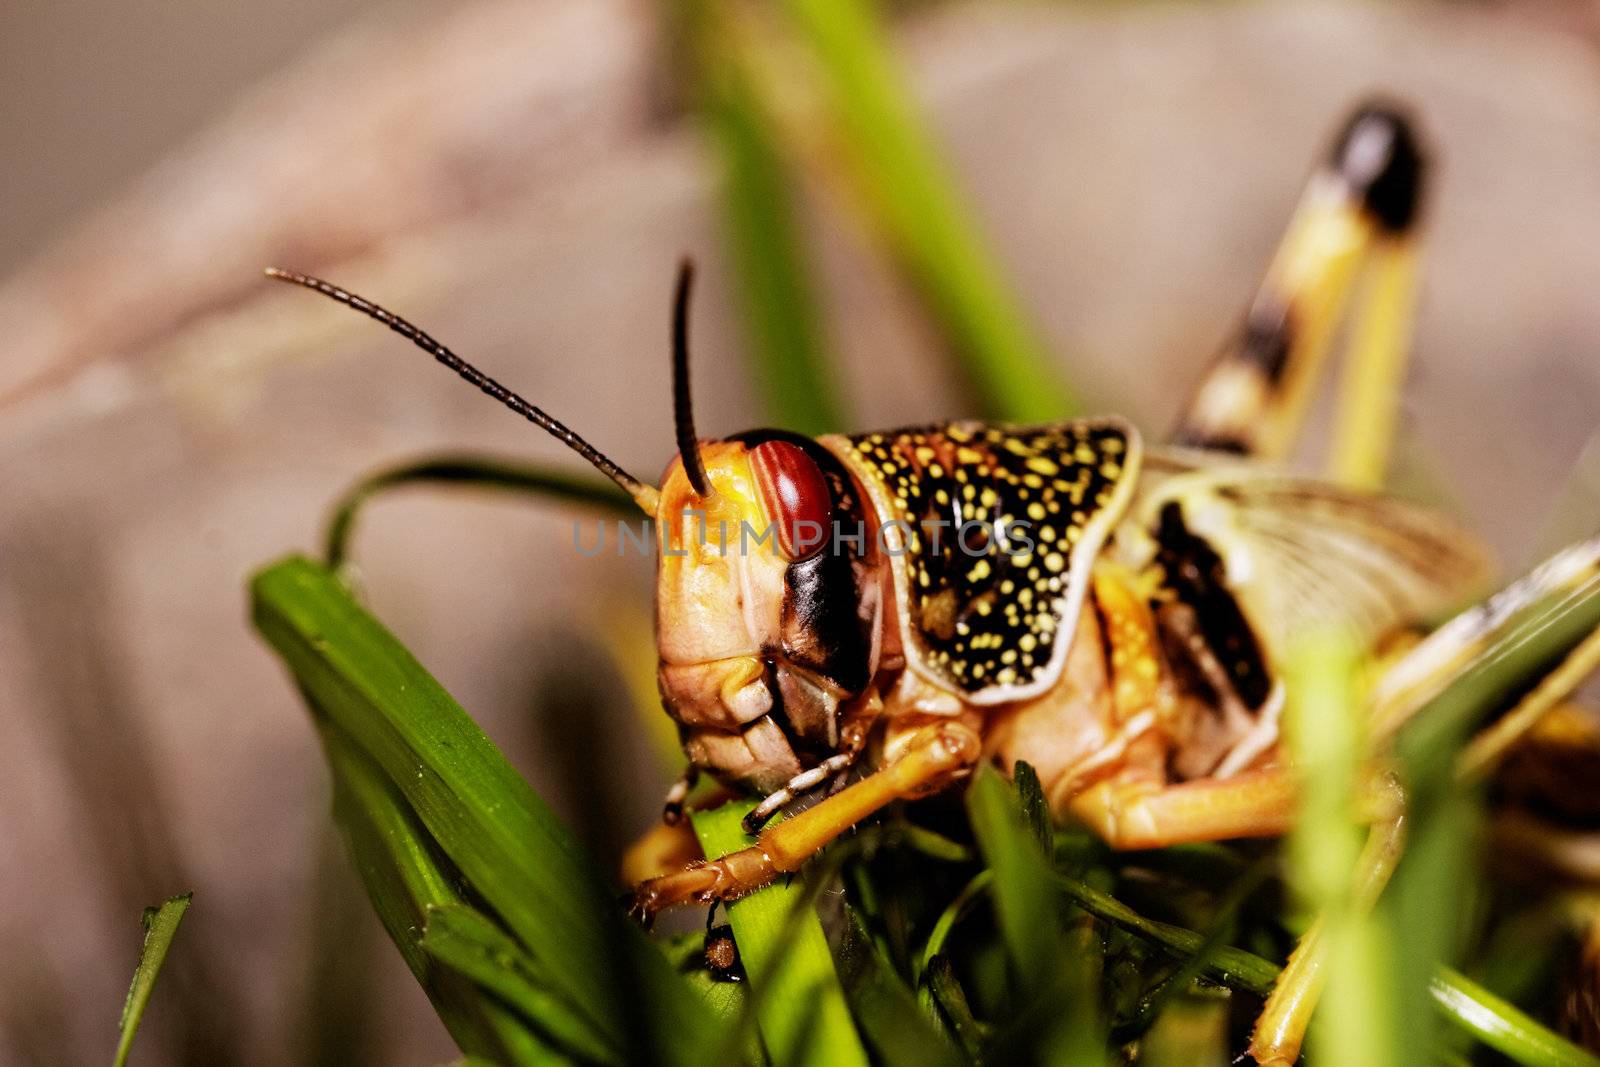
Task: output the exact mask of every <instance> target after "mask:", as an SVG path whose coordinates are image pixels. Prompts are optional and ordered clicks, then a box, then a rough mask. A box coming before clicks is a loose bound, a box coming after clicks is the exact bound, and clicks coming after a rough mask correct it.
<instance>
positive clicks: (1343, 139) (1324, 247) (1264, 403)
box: [1172, 103, 1425, 470]
mask: <svg viewBox="0 0 1600 1067" xmlns="http://www.w3.org/2000/svg"><path fill="white" fill-rule="evenodd" d="M1424 171H1425V159H1424V156H1423V153H1422V150H1421V148H1420V146H1419V141H1418V138H1417V136H1416V134H1415V133H1414V132H1413V129H1412V126H1411V123H1410V122H1409V121H1408V120H1407V118H1406V117H1405V115H1404V114H1402V113H1401V112H1400V111H1399V110H1398V109H1396V108H1394V107H1393V106H1391V105H1388V104H1382V103H1368V104H1366V105H1363V106H1362V107H1361V108H1359V109H1358V110H1357V111H1356V113H1355V114H1354V115H1353V116H1352V117H1351V118H1350V119H1349V120H1348V122H1347V123H1346V124H1345V127H1344V130H1343V131H1342V133H1341V134H1340V136H1339V137H1338V139H1337V140H1336V141H1335V143H1334V146H1333V150H1332V151H1331V152H1330V153H1329V155H1328V157H1327V158H1326V159H1325V160H1324V161H1323V163H1322V165H1321V166H1320V167H1319V168H1318V169H1317V171H1316V173H1315V174H1313V176H1312V178H1311V181H1310V182H1309V183H1308V185H1307V186H1306V190H1305V193H1304V194H1303V195H1302V197H1301V200H1300V204H1299V207H1298V208H1297V209H1296V210H1295V213H1294V216H1293V218H1292V219H1291V220H1290V223H1289V227H1288V230H1287V232H1286V233H1285V234H1284V237H1283V240H1282V243H1281V244H1280V245H1279V247H1278V251H1277V253H1276V255H1275V256H1274V257H1273V260H1272V263H1271V265H1270V266H1269V267H1268V270H1267V275H1266V278H1265V279H1264V280H1263V281H1262V284H1261V287H1260V289H1259V290H1258V291H1257V293H1256V296H1255V298H1254V300H1252V301H1251V304H1250V307H1249V310H1248V312H1247V313H1246V316H1245V321H1244V324H1243V327H1242V328H1241V330H1240V332H1239V334H1238V336H1237V338H1236V339H1235V340H1234V341H1232V342H1231V343H1229V344H1228V345H1227V346H1225V347H1224V349H1223V350H1222V352H1221V353H1220V354H1219V355H1218V356H1217V357H1216V358H1215V359H1214V360H1213V362H1212V364H1211V366H1210V368H1209V369H1208V370H1207V371H1206V373H1205V375H1204V377H1203V378H1202V380H1201V383H1200V386H1199V388H1198V389H1197V390H1196V391H1195V393H1194V395H1193V398H1192V399H1191V401H1190V403H1189V405H1188V407H1187V409H1186V410H1185V412H1184V414H1183V416H1182V417H1181V419H1180V420H1179V423H1178V426H1177V428H1176V430H1175V431H1174V433H1173V435H1172V441H1173V443H1174V444H1176V445H1180V446H1182V447H1187V448H1200V449H1209V450H1213V451H1222V452H1231V453H1235V454H1238V455H1247V456H1258V457H1261V458H1264V459H1270V460H1277V459H1282V458H1284V457H1285V456H1286V455H1288V453H1289V452H1290V451H1291V450H1292V449H1293V447H1294V445H1295V443H1296V440H1297V438H1298V436H1299V433H1300V429H1301V424H1302V422H1303V421H1304V414H1305V409H1306V402H1307V398H1308V397H1309V394H1310V392H1311V389H1312V386H1313V385H1314V384H1315V381H1316V379H1317V378H1318V376H1319V374H1320V372H1321V369H1322V367H1323V365H1324V364H1325V363H1326V361H1327V356H1328V354H1329V350H1330V347H1331V345H1332V342H1333V340H1334V337H1335V334H1336V332H1337V329H1338V326H1339V323H1340V320H1341V318H1342V316H1343V314H1344V311H1345V308H1346V306H1347V305H1348V304H1349V302H1350V296H1351V294H1352V292H1353V291H1354V290H1355V289H1356V288H1357V282H1358V281H1359V280H1360V278H1361V277H1362V274H1363V272H1364V271H1366V270H1367V269H1368V268H1369V267H1371V268H1373V269H1372V270H1371V274H1372V283H1371V285H1370V286H1369V287H1368V289H1367V292H1366V294H1365V299H1364V301H1363V307H1362V308H1361V309H1360V322H1359V323H1358V324H1357V326H1356V327H1355V329H1354V331H1353V333H1354V337H1355V340H1354V349H1353V351H1352V352H1351V354H1350V378H1349V388H1347V389H1346V393H1347V401H1351V402H1359V403H1361V404H1362V405H1363V407H1366V408H1371V407H1373V406H1375V405H1380V404H1382V405H1387V408H1388V410H1384V411H1376V410H1365V411H1363V412H1361V413H1360V416H1361V417H1360V419H1359V420H1358V421H1359V423H1360V424H1361V425H1362V427H1363V430H1364V432H1366V433H1370V434H1372V435H1375V437H1377V438H1380V439H1381V440H1380V441H1378V442H1377V447H1375V448H1370V449H1368V451H1369V452H1376V453H1377V454H1378V455H1379V456H1380V457H1381V456H1383V455H1386V452H1387V439H1388V436H1389V434H1390V432H1391V430H1390V428H1389V427H1387V426H1386V425H1383V424H1385V423H1387V422H1391V421H1392V417H1393V411H1392V406H1393V398H1392V393H1393V392H1394V387H1395V386H1397V385H1398V376H1399V374H1400V373H1401V371H1402V369H1403V365H1404V352H1405V349H1406V346H1407V344H1408V341H1409V310H1410V306H1411V303H1412V296H1413V282H1414V279H1413V277H1412V275H1411V273H1410V271H1409V270H1408V269H1405V268H1406V267H1407V266H1408V265H1409V264H1410V262H1411V258H1412V246H1413V245H1414V243H1415V229H1416V226H1415V223H1416V218H1417V216H1418V214H1419V209H1420V205H1421V199H1422V192H1423V176H1424ZM1363 384H1365V385H1367V386H1369V388H1366V389H1364V390H1363V389H1362V388H1361V386H1362V385H1363ZM1384 388H1387V389H1388V391H1389V393H1390V394H1391V395H1389V396H1387V397H1385V396H1383V395H1382V390H1383V389H1384ZM1344 421H1349V420H1344ZM1372 462H1373V461H1372V460H1367V461H1365V464H1364V466H1363V468H1362V469H1363V470H1365V467H1366V466H1370V465H1371V463H1372Z"/></svg>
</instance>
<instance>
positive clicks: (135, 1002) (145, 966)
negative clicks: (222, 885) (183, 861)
mask: <svg viewBox="0 0 1600 1067" xmlns="http://www.w3.org/2000/svg"><path fill="white" fill-rule="evenodd" d="M193 896H194V894H192V893H184V894H183V895H181V896H176V897H170V898H168V899H167V900H164V901H162V902H161V905H160V906H159V907H154V908H146V909H144V915H143V916H142V917H141V918H140V920H139V921H140V922H141V923H142V924H143V926H144V944H143V945H142V946H141V947H140V949H139V965H138V966H137V967H136V968H134V972H133V984H132V985H130V986H129V987H128V999H127V1000H125V1001H123V1003H122V1019H121V1021H120V1022H119V1023H118V1024H117V1031H118V1033H117V1053H116V1057H115V1058H114V1059H113V1060H112V1064H113V1067H123V1064H125V1063H127V1062H128V1053H129V1052H130V1051H132V1049H133V1038H134V1035H135V1034H136V1033H138V1031H139V1022H140V1020H141V1019H143V1018H144V1009H145V1006H146V1005H148V1004H149V1003H150V994H151V993H152V992H153V991H154V990H155V987H156V978H157V976H159V975H160V974H161V965H162V964H163V963H165V962H166V959H167V951H168V950H169V949H170V948H172V939H173V937H174V936H175V935H176V934H177V932H178V926H179V924H180V923H182V922H183V916H184V913H185V912H187V911H188V910H189V901H190V899H191V898H192V897H193Z"/></svg>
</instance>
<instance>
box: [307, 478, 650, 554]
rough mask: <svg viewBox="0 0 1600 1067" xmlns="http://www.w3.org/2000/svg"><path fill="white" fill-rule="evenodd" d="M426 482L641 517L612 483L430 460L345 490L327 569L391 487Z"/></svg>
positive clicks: (332, 526) (328, 539) (328, 537)
mask: <svg viewBox="0 0 1600 1067" xmlns="http://www.w3.org/2000/svg"><path fill="white" fill-rule="evenodd" d="M425 483H426V484H434V485H459V486H471V487H473V488H477V489H495V490H499V491H502V492H514V493H531V494H534V495H536V496H540V497H544V498H546V499H551V500H558V501H566V502H568V503H574V504H585V505H590V506H593V507H599V508H604V509H606V510H608V511H614V512H617V513H619V514H622V515H628V516H634V515H637V514H638V505H636V504H635V503H634V502H633V500H632V499H631V498H629V496H628V494H626V493H624V492H623V491H622V490H621V489H618V488H617V487H616V486H615V485H612V484H611V483H610V482H604V481H601V480H599V479H597V478H593V477H590V476H588V475H583V474H566V473H564V472H561V471H556V470H550V469H548V468H545V467H535V466H529V465H527V464H524V463H518V462H517V461H515V460H507V459H499V458H496V457H493V456H471V455H462V456H432V457H426V458H423V459H419V460H411V461H409V462H406V463H401V464H398V465H396V466H393V467H387V468H385V469H383V470H380V471H377V472H376V473H373V474H369V475H367V476H366V477H365V478H363V479H361V480H360V481H359V482H357V483H356V484H355V485H353V486H351V487H350V488H349V489H348V490H346V491H345V493H344V495H343V496H341V497H340V498H339V500H338V502H337V503H336V504H335V505H334V507H333V512H332V514H331V515H330V516H329V519H328V527H327V533H326V534H325V535H324V545H325V548H324V558H325V559H326V560H327V564H328V566H329V567H330V568H331V569H333V570H338V569H339V568H341V567H343V566H344V564H345V562H346V560H348V559H349V551H350V540H351V537H352V536H353V535H354V532H355V525H356V519H357V517H358V516H359V515H360V513H361V511H362V509H364V508H365V507H366V506H367V504H369V503H371V501H372V499H373V498H374V497H376V496H378V495H379V494H380V493H384V492H387V491H388V490H390V489H396V488H399V487H401V486H406V485H418V484H425Z"/></svg>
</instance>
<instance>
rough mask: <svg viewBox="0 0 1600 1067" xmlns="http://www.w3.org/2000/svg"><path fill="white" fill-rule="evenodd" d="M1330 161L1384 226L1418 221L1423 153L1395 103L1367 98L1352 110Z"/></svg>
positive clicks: (1397, 228) (1400, 227)
mask: <svg viewBox="0 0 1600 1067" xmlns="http://www.w3.org/2000/svg"><path fill="white" fill-rule="evenodd" d="M1328 165H1329V167H1331V168H1332V169H1333V170H1334V171H1335V172H1336V173H1337V174H1338V175H1339V176H1340V177H1341V178H1343V179H1344V180H1345V181H1347V182H1348V183H1349V184H1350V191H1351V193H1352V194H1353V195H1355V196H1356V197H1357V198H1359V199H1360V201H1361V206H1362V208H1363V209H1365V210H1366V211H1367V213H1368V214H1370V215H1371V216H1372V218H1373V219H1374V220H1375V221H1376V222H1377V223H1378V225H1379V226H1380V227H1382V228H1383V229H1385V230H1387V231H1388V232H1390V233H1402V232H1404V231H1405V230H1406V229H1408V228H1409V227H1410V226H1411V225H1412V224H1413V223H1414V222H1415V221H1416V217H1417V214H1418V211H1419V209H1420V206H1421V200H1422V179H1423V170H1424V168H1425V167H1426V165H1427V159H1426V157H1425V156H1424V155H1423V154H1422V147H1421V145H1420V144H1419V143H1418V141H1417V136H1416V134H1415V133H1413V132H1412V129H1411V124H1410V122H1408V121H1407V120H1406V117H1405V115H1404V114H1403V113H1402V112H1401V111H1399V110H1398V109H1397V108H1394V107H1392V106H1389V105H1386V104H1368V105H1366V106H1365V107H1363V108H1362V109H1361V110H1360V111H1358V112H1356V114H1355V116H1354V117H1352V118H1351V120H1350V122H1349V124H1348V125H1347V126H1346V127H1345V129H1344V132H1343V133H1341V134H1340V135H1339V139H1338V141H1337V142H1335V143H1334V146H1333V153H1332V158H1330V159H1329V161H1328Z"/></svg>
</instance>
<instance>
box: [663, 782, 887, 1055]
mask: <svg viewBox="0 0 1600 1067" xmlns="http://www.w3.org/2000/svg"><path fill="white" fill-rule="evenodd" d="M754 806H755V804H754V802H753V801H748V802H747V801H740V802H735V803H731V804H724V805H723V806H722V807H720V808H715V809H712V810H710V811H697V812H694V813H693V814H692V816H691V818H692V821H693V823H694V831H695V834H696V836H698V837H699V839H700V847H701V848H702V849H704V850H705V854H706V855H707V856H724V855H726V854H728V853H729V852H734V851H737V850H738V849H741V848H745V847H747V846H749V845H752V844H754V843H755V842H754V839H753V838H751V837H750V836H749V835H748V834H746V833H745V832H744V829H743V827H742V826H741V825H740V820H742V819H743V818H744V816H745V814H746V813H747V812H749V811H750V809H751V808H753V807H754ZM728 924H729V925H730V926H732V927H733V939H734V941H735V943H736V944H738V946H739V956H740V958H741V959H742V960H743V961H744V968H745V973H746V974H748V975H749V978H750V985H751V987H752V991H753V995H754V997H755V1010H756V1019H757V1022H758V1024H759V1025H760V1028H761V1037H762V1039H763V1041H764V1042H765V1044H766V1047H767V1051H768V1053H769V1054H770V1055H771V1057H772V1062H773V1063H774V1064H777V1065H779V1067H788V1065H790V1064H804V1065H817V1067H822V1065H828V1067H833V1065H840V1067H850V1065H861V1067H865V1064H866V1063H867V1062H868V1059H867V1052H866V1049H865V1048H864V1047H863V1046H862V1044H861V1037H860V1035H859V1034H857V1033H856V1028H855V1023H854V1022H853V1021H852V1020H851V1017H850V1009H849V1006H848V1004H847V1003H846V1001H845V995H844V989H843V987H842V986H841V985H840V983H839V974H838V972H837V971H836V970H835V968H834V963H833V954H832V953H831V952H830V951H829V949H828V939H827V936H826V935H825V934H824V933H823V930H822V922H821V920H819V919H818V918H817V914H816V911H815V909H813V908H812V907H811V905H810V903H809V901H808V899H807V895H806V892H805V887H804V885H803V883H801V882H799V881H795V882H785V883H779V884H776V885H772V886H769V887H768V888H766V889H762V890H759V891H758V892H755V893H752V894H750V895H749V896H747V897H745V898H743V899H742V900H736V901H734V902H733V903H732V904H730V905H729V906H728Z"/></svg>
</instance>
